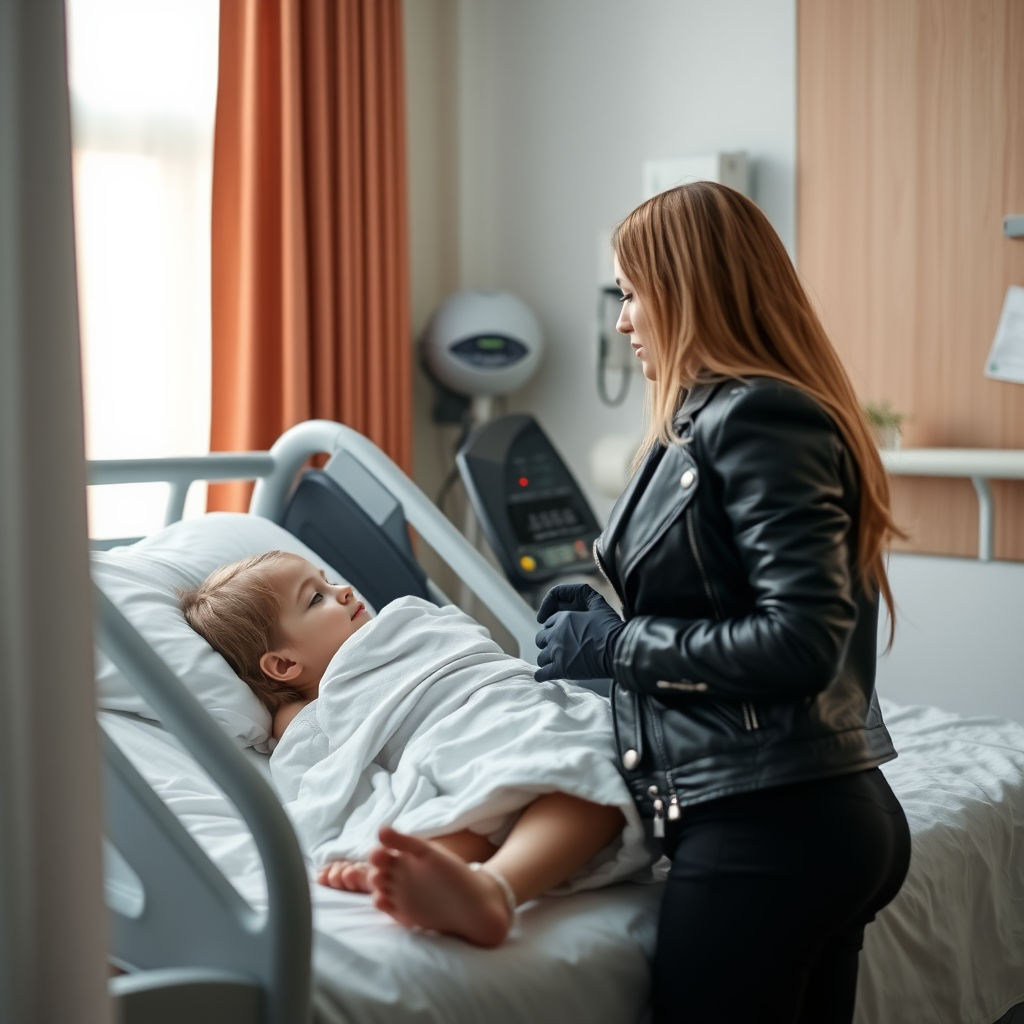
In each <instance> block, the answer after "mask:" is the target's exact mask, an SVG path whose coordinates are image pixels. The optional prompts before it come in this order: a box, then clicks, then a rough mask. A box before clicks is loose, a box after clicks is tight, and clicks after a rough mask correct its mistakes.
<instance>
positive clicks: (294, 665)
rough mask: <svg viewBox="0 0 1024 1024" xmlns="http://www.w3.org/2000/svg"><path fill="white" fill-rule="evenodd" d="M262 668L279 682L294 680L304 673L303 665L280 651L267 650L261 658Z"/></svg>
mask: <svg viewBox="0 0 1024 1024" xmlns="http://www.w3.org/2000/svg"><path fill="white" fill-rule="evenodd" d="M260 668H261V669H263V671H264V672H265V673H266V674H267V675H268V676H270V678H271V679H274V680H276V681H277V682H279V683H291V682H294V681H295V680H296V679H298V677H299V676H300V675H301V674H302V666H301V665H300V664H299V663H298V662H297V661H292V659H291V658H286V657H285V656H284V655H283V654H282V653H281V652H280V651H267V653H266V654H264V655H263V656H262V657H261V658H260Z"/></svg>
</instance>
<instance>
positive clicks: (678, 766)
mask: <svg viewBox="0 0 1024 1024" xmlns="http://www.w3.org/2000/svg"><path fill="white" fill-rule="evenodd" d="M613 244H614V248H615V254H616V274H617V280H618V283H619V285H620V287H621V288H622V292H623V297H622V305H623V308H622V313H621V315H620V317H619V323H618V329H619V331H621V332H622V333H624V334H628V335H630V336H631V344H632V346H633V348H634V349H635V350H636V354H637V356H638V357H639V358H640V360H641V362H642V364H643V372H644V375H645V376H646V377H647V379H648V380H649V381H651V382H652V387H651V388H650V396H649V397H650V424H649V431H648V436H647V440H646V443H645V447H644V449H643V451H644V453H645V455H644V457H643V458H642V461H641V462H640V466H639V468H638V470H637V472H636V473H635V475H634V477H633V480H632V481H631V483H630V485H629V486H628V487H627V489H626V491H625V493H624V494H623V495H622V497H621V498H620V499H619V501H618V503H617V504H616V506H615V508H614V510H613V511H612V514H611V517H610V519H609V522H608V526H607V527H606V529H605V531H604V533H603V534H602V535H601V537H600V538H599V539H598V541H597V543H596V544H595V557H596V558H597V561H598V564H599V565H600V567H601V568H602V570H603V571H604V573H605V575H606V576H607V577H608V579H609V581H610V582H611V584H612V586H613V587H614V588H615V591H616V593H617V594H618V595H619V598H620V599H621V601H622V606H623V611H624V615H625V621H623V620H622V619H620V618H619V616H618V615H617V614H616V613H615V611H613V610H612V609H611V608H610V607H609V606H608V605H607V604H606V603H605V601H604V600H603V599H602V598H601V597H600V596H599V595H598V594H597V593H596V592H594V591H593V590H592V589H591V588H589V587H575V586H565V587H556V588H554V589H553V590H552V591H551V592H550V593H549V594H548V595H547V597H546V598H545V600H544V603H543V604H542V605H541V609H540V612H539V614H538V620H539V621H541V622H543V623H544V627H543V628H542V629H541V631H540V633H539V634H538V637H537V644H538V647H540V648H542V650H541V653H540V657H539V659H538V664H539V665H540V666H541V667H540V669H539V671H538V673H537V678H538V679H548V678H558V677H568V678H575V679H588V678H598V677H609V676H610V677H611V678H612V679H613V687H612V704H613V712H614V718H615V730H616V739H617V743H618V749H619V756H620V758H621V763H622V770H623V774H624V775H625V777H626V779H627V781H628V783H629V785H630V787H631V789H632V792H633V796H634V798H635V799H636V801H637V804H638V805H639V807H640V810H641V814H643V815H645V816H646V817H647V818H649V819H650V820H651V822H652V830H653V834H654V836H655V837H657V839H658V840H659V841H660V842H661V844H662V848H663V850H664V852H665V854H666V855H667V856H668V857H669V858H671V861H672V867H671V871H670V875H669V880H668V883H667V885H666V890H665V896H664V900H663V903H662V909H661V919H660V923H659V932H658V949H657V954H656V958H655V965H654V1021H655V1024H665V1022H669V1021H687V1022H692V1024H697V1022H710V1021H714V1022H726V1024H732V1022H743V1024H752V1022H755V1021H771V1022H783V1021H785V1022H806V1024H811V1022H813V1024H831V1022H836V1024H838V1022H844V1024H848V1022H849V1021H850V1020H851V1019H852V1016H853V1006H854V996H855V990H856V980H857V958H858V953H859V950H860V948H861V945H862V942H863V935H864V926H865V925H866V924H867V923H868V922H870V921H871V920H872V919H873V917H874V915H875V914H876V913H877V912H878V910H879V909H881V908H882V907H883V906H885V905H886V904H887V903H888V902H889V901H890V900H891V899H892V898H893V897H894V896H895V895H896V893H897V892H898V891H899V888H900V885H901V884H902V883H903V879H904V877H905V875H906V872H907V867H908V864H909V859H910V835H909V830H908V827H907V822H906V818H905V817H904V815H903V811H902V809H901V807H900V805H899V803H898V801H897V800H896V798H895V797H894V796H893V794H892V791H891V790H890V789H889V786H888V785H887V784H886V781H885V779H884V777H883V776H882V774H881V772H879V770H878V765H880V764H882V763H884V762H885V761H888V760H891V759H892V758H893V757H895V756H896V753H895V751H894V749H893V746H892V742H891V740H890V738H889V734H888V732H887V731H886V728H885V725H884V724H883V722H882V717H881V714H880V712H879V709H878V700H877V697H876V695H875V689H874V678H875V660H876V636H877V624H878V596H879V594H881V595H882V597H883V598H884V599H885V601H886V604H887V605H888V607H889V610H890V615H891V613H892V596H891V593H890V591H889V586H888V583H887V581H886V575H885V565H884V561H883V557H884V551H885V548H886V545H887V542H888V539H889V537H890V536H891V535H892V533H893V532H894V531H895V527H894V525H893V521H892V518H891V515H890V510H889V488H888V481H887V477H886V475H885V471H884V469H883V467H882V464H881V461H880V459H879V457H878V453H877V451H876V449H875V446H874V443H873V441H872V438H871V435H870V433H869V430H868V427H867V426H866V424H865V422H864V419H863V418H862V415H861V412H860V408H859V405H858V402H857V399H856V396H855V395H854V391H853V388H852V387H851V385H850V382H849V380H848V378H847V376H846V374H845V372H844V371H843V368H842V366H841V364H840V362H839V359H838V357H837V355H836V353H835V351H834V350H833V348H832V346H831V344H830V343H829V340H828V338H827V337H826V335H825V332H824V330H823V329H822V327H821V324H820V323H819V321H818V318H817V317H816V316H815V314H814V312H813V310H812V308H811V305H810V303H809V302H808V299H807V296H806V295H805V293H804V291H803V289H802V287H801V285H800V283H799V281H798V279H797V276H796V273H795V271H794V269H793V266H792V264H791V263H790V261H789V258H788V256H787V255H786V252H785V250H784V248H783V246H782V243H781V242H780V241H779V238H778V236H777V235H776V234H775V232H774V231H773V229H772V228H771V226H770V225H769V223H768V221H767V219H766V218H765V217H764V215H763V214H762V213H761V211H760V210H759V209H758V208H757V207H756V206H755V205H754V204H753V203H752V202H750V201H749V200H748V199H746V198H744V197H743V196H742V195H740V194H739V193H738V192H735V191H733V190H731V189H729V188H726V187H724V186H720V185H715V184H711V183H706V182H700V183H696V184H691V185H683V186H681V187H679V188H676V189H673V190H672V191H670V192H665V193H662V194H661V195H658V196H655V197H654V198H653V199H650V200H648V201H647V202H646V203H644V204H643V205H642V206H640V207H638V208H637V209H636V210H634V211H633V213H631V214H630V215H629V216H628V217H627V218H626V219H625V221H623V223H622V224H621V225H620V226H619V228H618V230H617V231H616V233H615V237H614V240H613Z"/></svg>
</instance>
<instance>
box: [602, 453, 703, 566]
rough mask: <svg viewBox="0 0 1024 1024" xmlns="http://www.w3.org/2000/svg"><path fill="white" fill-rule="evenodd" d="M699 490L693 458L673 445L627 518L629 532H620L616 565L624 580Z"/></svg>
mask: <svg viewBox="0 0 1024 1024" xmlns="http://www.w3.org/2000/svg"><path fill="white" fill-rule="evenodd" d="M684 474H687V476H688V479H689V480H690V483H689V485H688V486H683V483H682V480H683V477H684ZM699 486H700V481H699V479H698V474H697V464H696V462H694V459H693V456H692V455H691V454H690V452H689V451H688V450H687V449H686V448H685V447H682V446H680V445H673V446H672V447H671V448H670V449H668V450H667V451H666V452H665V457H664V458H663V459H662V460H661V462H660V463H659V465H658V467H657V469H656V470H655V472H654V474H653V476H652V477H651V480H650V483H649V484H648V485H647V487H646V489H645V490H644V492H643V494H641V495H640V497H639V499H638V500H637V502H636V506H635V507H634V509H633V512H632V514H631V515H630V517H629V523H630V529H628V530H623V531H622V532H621V535H620V538H619V563H620V564H621V566H622V576H623V577H626V576H628V575H629V573H630V572H631V571H632V569H633V567H634V566H635V565H636V564H637V562H639V561H640V559H641V558H643V556H644V555H645V554H646V553H647V552H648V551H649V550H650V549H651V548H652V547H653V546H654V545H655V544H656V543H657V542H658V539H659V538H660V537H661V536H662V534H663V533H664V532H665V531H666V530H667V529H668V528H669V526H671V525H672V523H674V522H675V521H676V520H677V519H678V518H679V516H680V515H681V514H682V512H683V509H685V508H686V506H687V505H688V504H689V503H690V500H691V499H692V498H693V496H694V494H696V492H697V488H698V487H699Z"/></svg>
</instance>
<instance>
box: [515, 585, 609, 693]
mask: <svg viewBox="0 0 1024 1024" xmlns="http://www.w3.org/2000/svg"><path fill="white" fill-rule="evenodd" d="M537 621H538V622H543V623H544V628H543V629H541V631H540V632H539V633H538V634H537V641H536V642H537V646H538V647H539V648H540V653H539V654H538V655H537V665H538V668H537V671H536V672H535V673H534V679H536V680H537V681H538V682H544V680H546V679H606V678H609V677H610V676H611V675H612V662H613V661H614V658H615V647H616V645H617V644H618V642H619V637H620V636H621V634H622V631H623V630H624V629H625V628H626V624H625V622H623V621H622V619H620V618H619V615H618V612H616V611H615V609H614V608H612V606H611V605H610V604H608V602H607V601H606V600H605V599H604V598H603V597H602V596H601V595H600V594H599V593H598V592H597V591H596V590H594V588H593V587H590V586H587V584H586V583H567V584H563V585H562V586H559V587H552V588H551V589H550V590H549V591H548V592H547V594H546V595H545V596H544V600H543V601H542V602H541V605H540V609H539V611H538V612H537Z"/></svg>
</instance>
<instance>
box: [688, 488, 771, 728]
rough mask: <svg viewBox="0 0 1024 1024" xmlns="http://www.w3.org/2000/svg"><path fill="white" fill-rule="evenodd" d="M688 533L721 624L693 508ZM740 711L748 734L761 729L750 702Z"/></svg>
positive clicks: (689, 511) (741, 705)
mask: <svg viewBox="0 0 1024 1024" xmlns="http://www.w3.org/2000/svg"><path fill="white" fill-rule="evenodd" d="M686 533H687V536H689V538H690V550H691V551H692V552H693V557H694V560H695V561H696V562H697V569H698V570H699V571H700V578H701V580H702V582H703V583H704V593H705V594H707V595H708V600H709V601H710V602H711V607H712V608H713V609H714V612H715V618H716V619H718V621H719V622H721V621H722V617H723V616H722V609H721V608H720V607H719V606H718V598H716V597H715V592H714V590H713V589H712V588H711V580H710V579H708V574H707V570H706V569H705V568H704V559H703V558H701V556H700V550H699V548H698V547H697V530H696V528H695V527H694V525H693V509H692V508H688V509H687V510H686ZM740 710H741V711H742V712H743V728H744V729H746V731H747V732H752V731H753V730H754V729H760V728H761V723H760V722H759V721H758V718H757V711H755V710H754V705H753V704H752V703H751V702H750V701H743V702H742V703H741V704H740Z"/></svg>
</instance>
